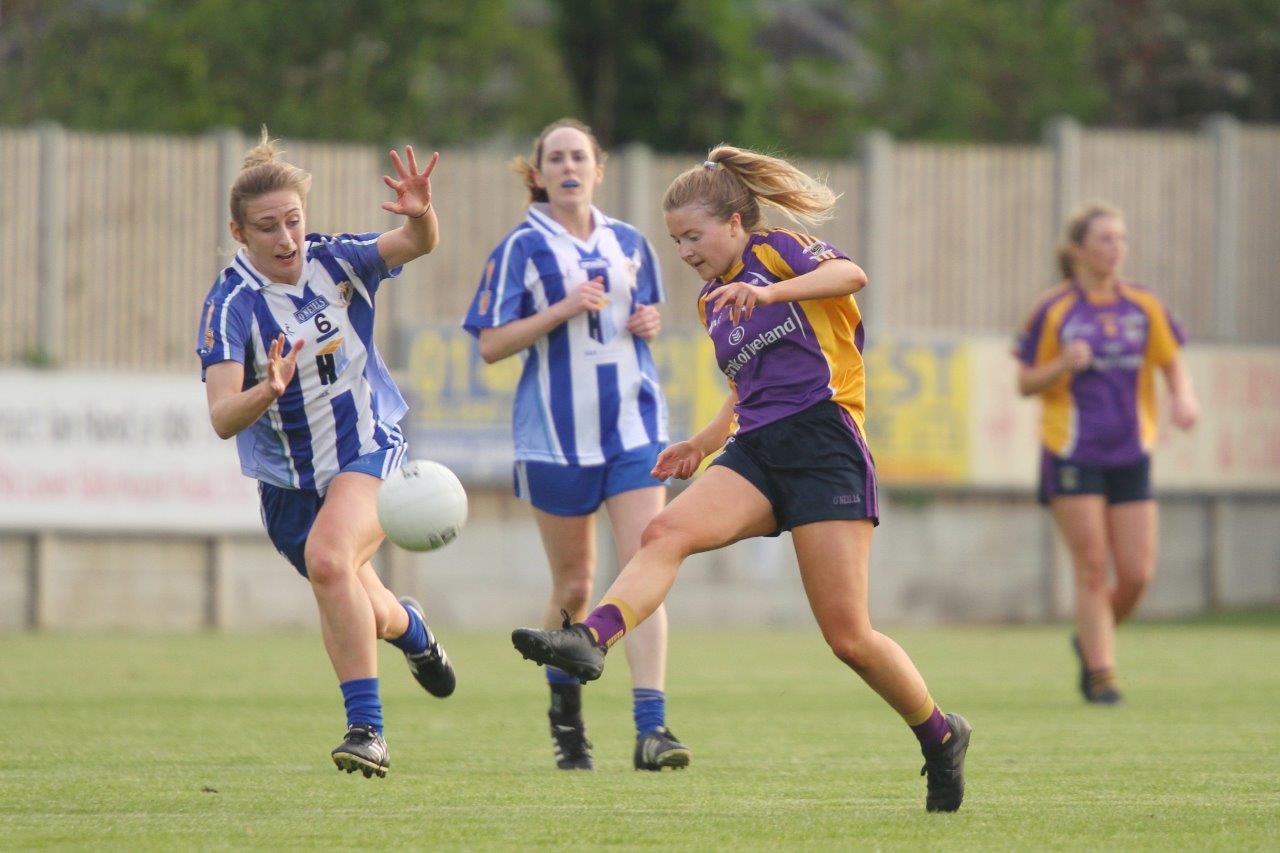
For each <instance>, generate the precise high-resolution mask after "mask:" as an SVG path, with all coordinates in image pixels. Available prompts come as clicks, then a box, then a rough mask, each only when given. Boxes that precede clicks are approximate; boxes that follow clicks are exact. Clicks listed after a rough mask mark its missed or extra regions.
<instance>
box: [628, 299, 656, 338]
mask: <svg viewBox="0 0 1280 853" xmlns="http://www.w3.org/2000/svg"><path fill="white" fill-rule="evenodd" d="M627 331H628V332H630V333H631V334H633V335H635V336H636V337H637V338H640V339H641V340H645V341H651V340H653V339H654V338H656V337H657V336H658V332H660V331H662V315H661V314H659V313H658V309H657V308H654V307H653V306H652V305H637V306H636V310H634V311H632V312H631V316H630V317H628V318H627Z"/></svg>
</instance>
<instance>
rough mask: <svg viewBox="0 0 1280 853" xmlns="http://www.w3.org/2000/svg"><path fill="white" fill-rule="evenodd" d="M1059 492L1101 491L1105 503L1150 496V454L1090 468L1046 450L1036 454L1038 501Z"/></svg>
mask: <svg viewBox="0 0 1280 853" xmlns="http://www.w3.org/2000/svg"><path fill="white" fill-rule="evenodd" d="M1063 495H1102V496H1104V497H1105V498H1106V499H1107V503H1108V504H1122V503H1131V502H1132V501H1149V500H1151V457H1150V456H1146V455H1144V456H1143V457H1142V458H1141V459H1139V460H1138V461H1137V462H1134V463H1132V464H1130V465H1116V466H1113V467H1107V468H1094V467H1090V466H1086V465H1077V464H1075V463H1074V462H1068V461H1067V460H1065V459H1059V458H1058V457H1057V456H1054V455H1053V454H1052V453H1050V452H1049V451H1047V450H1044V451H1042V455H1041V458H1040V503H1042V504H1044V505H1045V506H1048V505H1049V502H1050V501H1052V500H1053V499H1054V498H1056V497H1061V496H1063Z"/></svg>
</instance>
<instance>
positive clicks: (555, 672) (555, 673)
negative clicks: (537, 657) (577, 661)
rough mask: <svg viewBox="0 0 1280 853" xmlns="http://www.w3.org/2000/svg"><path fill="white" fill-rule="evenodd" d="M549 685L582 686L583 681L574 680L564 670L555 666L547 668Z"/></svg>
mask: <svg viewBox="0 0 1280 853" xmlns="http://www.w3.org/2000/svg"><path fill="white" fill-rule="evenodd" d="M546 670H547V684H581V683H582V681H581V679H578V678H574V677H573V676H572V675H570V674H569V673H567V672H565V671H564V670H563V669H556V668H555V667H554V666H548V667H546Z"/></svg>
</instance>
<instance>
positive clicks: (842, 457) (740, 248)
mask: <svg viewBox="0 0 1280 853" xmlns="http://www.w3.org/2000/svg"><path fill="white" fill-rule="evenodd" d="M766 205H767V206H770V207H773V208H776V209H778V210H781V211H783V212H784V213H786V214H789V215H791V216H793V217H795V218H797V219H802V220H808V221H818V220H821V219H824V218H826V217H828V216H829V215H830V213H831V211H832V209H833V208H834V205H835V196H834V195H833V194H832V192H831V190H830V189H828V188H827V187H826V186H825V185H823V184H821V183H819V182H817V181H814V180H813V179H811V178H810V177H809V176H807V175H805V174H804V173H803V172H801V171H800V170H798V169H796V168H795V167H794V166H792V165H791V164H790V163H788V162H786V161H785V160H780V159H777V158H774V157H768V156H765V155H763V154H758V153H756V152H753V151H747V150H743V149H739V148H734V147H731V146H728V145H721V146H719V147H717V148H715V149H714V150H712V151H711V153H710V155H709V156H708V159H707V160H706V162H704V163H703V164H702V165H700V166H696V167H694V168H692V169H689V170H687V171H685V172H684V173H683V174H681V175H680V176H679V177H677V178H676V179H675V181H674V182H673V183H672V184H671V186H670V187H668V189H667V192H666V195H665V197H664V198H663V202H662V206H663V210H664V211H665V213H666V221H667V228H668V230H669V231H670V233H671V238H672V239H673V240H674V241H675V243H676V246H677V249H678V250H679V253H680V258H681V260H683V261H684V262H685V263H686V264H688V265H689V266H691V267H693V269H694V270H696V271H697V273H698V275H699V276H701V277H702V278H703V279H704V280H705V282H706V284H705V286H704V287H703V289H702V293H701V295H700V296H699V300H698V307H699V312H700V314H701V316H702V320H703V322H704V324H705V325H706V328H707V332H708V334H709V335H710V336H711V340H712V342H713V343H714V345H715V351H716V358H717V361H718V362H719V366H720V369H721V370H722V371H723V372H724V374H725V376H726V377H728V380H729V387H730V392H729V395H728V397H727V399H726V400H725V403H724V406H723V407H722V409H721V411H720V413H719V415H718V416H717V417H716V418H715V419H714V420H713V421H712V422H711V423H710V424H709V425H707V426H706V427H705V428H704V429H703V430H702V431H701V432H699V433H698V434H697V435H695V436H693V437H692V438H689V439H687V440H685V441H680V442H676V443H675V444H673V445H671V446H670V447H668V448H667V449H666V450H664V451H663V452H662V454H661V455H660V456H659V458H658V462H657V465H655V466H654V471H653V474H654V476H656V477H671V476H674V477H679V478H682V479H683V478H687V477H689V476H691V475H692V474H693V473H694V472H695V471H696V470H697V468H698V465H699V464H700V463H701V462H702V460H703V459H704V458H705V457H707V456H708V455H709V454H712V453H715V452H716V451H717V450H720V449H721V448H723V449H724V452H723V453H721V454H720V455H719V456H718V457H716V459H715V460H714V462H713V463H712V464H711V467H710V468H708V469H707V471H706V473H704V474H703V475H702V476H701V477H699V478H698V479H697V480H695V481H694V482H693V484H692V485H690V486H689V488H687V489H686V490H685V491H684V492H683V493H681V494H680V496H679V497H677V498H676V499H675V500H673V501H672V502H671V504H670V506H668V507H667V508H666V509H665V510H663V512H662V513H661V514H660V515H658V517H657V518H655V519H654V520H653V521H652V522H651V523H650V524H649V526H648V527H647V528H646V529H645V531H644V535H643V537H642V539H641V546H640V550H639V551H638V552H637V553H636V555H635V557H634V558H633V559H632V560H631V561H630V562H629V563H628V564H627V566H626V568H625V569H624V570H623V572H622V573H621V574H620V575H619V577H618V579H617V581H615V582H614V584H613V586H612V587H610V589H609V591H608V592H607V593H606V594H605V596H604V598H603V599H602V600H601V602H600V604H599V605H598V606H597V607H596V608H595V609H594V610H592V611H591V613H590V615H588V616H587V618H586V619H585V620H583V622H581V623H578V624H569V622H568V620H566V622H565V625H564V627H563V628H561V629H558V630H550V631H547V630H534V629H517V630H516V631H515V632H514V633H513V635H512V641H513V642H514V644H515V646H516V648H517V649H518V650H520V652H521V653H522V654H524V656H525V657H528V658H532V659H533V660H535V661H537V662H539V663H546V664H550V665H554V666H557V667H560V668H561V669H563V670H565V671H567V672H570V673H572V674H574V675H578V676H580V677H582V678H584V679H592V678H597V677H599V675H600V673H601V672H602V670H603V668H604V656H605V653H606V651H607V650H608V649H609V647H610V646H611V645H612V644H613V643H615V642H616V641H617V640H618V639H619V638H620V637H622V636H623V635H624V634H626V633H627V632H629V631H631V630H633V629H634V628H635V627H636V626H637V625H642V624H643V623H644V621H645V620H646V619H647V618H648V617H649V614H651V613H653V612H654V610H655V609H657V607H659V606H660V605H661V603H662V601H663V599H665V598H666V596H667V593H668V592H669V591H670V589H671V585H672V584H673V583H674V582H675V579H676V573H677V571H678V570H679V568H680V564H681V563H682V562H683V560H684V559H685V558H686V557H688V556H689V555H690V554H695V553H698V552H701V551H710V550H713V549H716V548H722V547H724V546H726V545H728V544H730V543H732V542H736V541H738V540H740V539H745V538H748V537H752V536H772V535H777V534H778V533H780V532H781V531H783V530H790V531H791V534H792V537H793V540H794V547H795V552H796V558H797V560H798V562H799V566H800V578H801V580H802V582H803V584H804V588H805V592H806V594H807V595H808V598H809V604H810V607H811V608H812V610H813V614H814V616H815V617H816V619H817V622H818V626H819V628H820V629H821V630H822V635H823V637H824V639H826V641H827V643H828V644H829V645H830V647H831V649H832V651H833V652H834V653H835V654H836V656H837V657H838V658H840V660H842V661H843V662H844V663H846V664H847V665H848V666H849V667H850V668H852V669H853V670H854V671H855V672H856V673H857V674H858V675H859V676H860V677H861V678H862V679H863V681H865V682H866V683H867V684H868V685H870V686H871V688H872V689H874V690H875V691H876V692H877V693H879V694H880V696H881V697H883V698H884V700H885V701H886V702H888V704H889V705H890V706H892V707H893V709H894V710H895V711H897V712H898V713H899V714H901V715H902V717H903V718H904V720H905V721H906V722H907V724H908V725H909V726H910V727H911V729H912V730H913V732H914V733H915V735H916V737H917V738H918V740H919V742H920V746H921V748H922V750H923V752H924V756H925V768H924V771H922V772H923V773H927V775H928V797H927V799H926V807H927V808H928V810H929V811H954V810H956V809H958V808H959V807H960V803H961V800H962V799H963V796H964V757H965V752H966V750H967V749H968V746H969V737H970V727H969V724H968V723H967V722H966V721H965V720H964V718H963V717H961V716H959V715H958V714H947V715H944V714H943V713H942V710H941V709H940V708H939V707H938V706H937V705H936V704H935V703H934V700H933V698H932V697H931V696H930V695H929V690H928V688H927V687H926V686H925V682H924V679H923V678H921V676H920V673H919V672H918V671H917V670H916V668H915V665H914V664H913V663H912V662H911V659H910V658H909V657H907V654H906V652H904V651H903V650H902V648H901V647H900V646H898V644H897V643H895V642H894V641H893V640H891V639H889V638H888V637H887V636H885V635H884V634H881V633H879V632H878V631H876V630H875V629H874V628H872V627H871V620H870V617H869V615H868V607H867V576H868V562H869V553H870V547H871V534H872V530H873V529H874V527H875V525H876V524H877V523H878V519H879V506H878V503H877V500H876V479H875V468H874V466H873V463H872V459H871V454H870V452H869V451H868V450H867V445H866V442H865V441H864V440H863V432H862V423H863V388H864V385H865V378H864V373H863V360H862V338H863V329H862V321H861V314H860V313H859V310H858V305H857V303H856V302H855V301H854V298H853V294H854V293H856V292H857V291H859V290H861V289H862V288H863V287H864V286H865V285H866V283H867V277H866V274H865V273H864V272H863V271H862V269H861V268H859V267H858V265H857V264H855V263H853V262H852V261H851V260H849V258H848V257H847V256H846V255H845V254H844V253H843V252H841V251H840V250H839V249H836V248H834V247H832V246H830V245H828V244H827V243H824V242H823V241H821V240H818V239H816V238H814V237H810V236H807V235H805V234H801V233H798V232H795V231H790V230H786V229H781V228H765V227H763V225H762V221H761V207H762V206H766Z"/></svg>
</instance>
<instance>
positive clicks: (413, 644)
mask: <svg viewBox="0 0 1280 853" xmlns="http://www.w3.org/2000/svg"><path fill="white" fill-rule="evenodd" d="M400 606H401V607H404V605H403V604H402V605H400ZM404 612H405V613H408V614H409V627H408V628H406V629H405V631H404V633H403V634H401V635H400V636H399V637H392V638H390V639H388V640H387V642H388V643H390V644H391V645H393V646H395V647H396V648H397V649H399V650H400V651H402V652H407V653H409V654H411V655H418V654H422V653H423V652H425V651H426V650H427V644H428V643H430V642H431V640H430V638H429V637H428V636H427V626H426V625H425V624H423V622H422V619H421V618H419V617H418V614H417V613H416V612H415V611H414V609H413V608H412V607H405V608H404Z"/></svg>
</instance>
